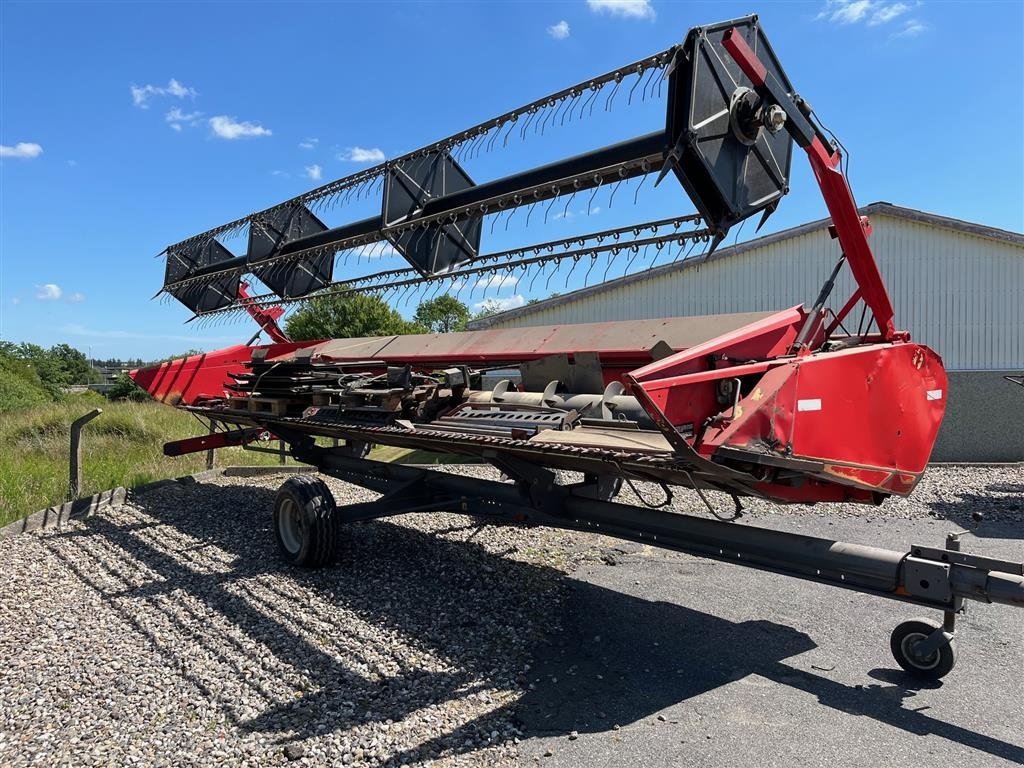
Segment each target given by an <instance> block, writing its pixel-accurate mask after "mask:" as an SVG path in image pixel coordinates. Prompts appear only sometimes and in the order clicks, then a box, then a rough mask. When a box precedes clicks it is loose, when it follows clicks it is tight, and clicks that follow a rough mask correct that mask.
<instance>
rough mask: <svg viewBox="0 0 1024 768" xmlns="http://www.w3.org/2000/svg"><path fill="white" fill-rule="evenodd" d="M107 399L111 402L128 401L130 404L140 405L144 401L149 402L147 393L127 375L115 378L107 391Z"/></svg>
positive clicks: (123, 374)
mask: <svg viewBox="0 0 1024 768" xmlns="http://www.w3.org/2000/svg"><path fill="white" fill-rule="evenodd" d="M107 397H108V398H109V399H111V400H118V401H128V402H132V403H141V402H143V401H145V400H149V399H150V396H149V393H148V392H147V391H146V390H144V389H143V388H142V387H140V386H139V385H138V384H136V383H135V382H134V381H133V380H132V378H131V377H130V376H128V374H125V373H122V374H121V375H120V376H118V377H117V380H116V381H115V382H114V386H112V387H111V388H110V389H109V390H107Z"/></svg>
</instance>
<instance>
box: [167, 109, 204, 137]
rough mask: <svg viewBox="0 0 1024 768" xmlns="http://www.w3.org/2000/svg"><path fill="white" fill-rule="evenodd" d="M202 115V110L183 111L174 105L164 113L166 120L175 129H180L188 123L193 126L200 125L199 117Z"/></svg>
mask: <svg viewBox="0 0 1024 768" xmlns="http://www.w3.org/2000/svg"><path fill="white" fill-rule="evenodd" d="M202 116H203V113H202V112H182V111H181V110H180V109H179V108H178V107H173V108H172V109H171V110H170V111H169V112H168V113H167V114H166V115H164V120H166V121H167V124H168V125H169V126H170V127H171V128H172V129H173V130H175V131H180V130H181V128H182V126H183V125H185V124H186V123H187V124H188V125H192V126H195V125H199V118H201V117H202Z"/></svg>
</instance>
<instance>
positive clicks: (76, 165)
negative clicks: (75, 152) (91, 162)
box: [67, 160, 78, 168]
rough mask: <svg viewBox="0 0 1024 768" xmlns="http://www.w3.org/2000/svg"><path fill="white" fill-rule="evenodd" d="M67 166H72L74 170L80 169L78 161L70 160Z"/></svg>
mask: <svg viewBox="0 0 1024 768" xmlns="http://www.w3.org/2000/svg"><path fill="white" fill-rule="evenodd" d="M67 164H68V165H70V166H71V167H72V168H77V167H78V161H77V160H68V161H67Z"/></svg>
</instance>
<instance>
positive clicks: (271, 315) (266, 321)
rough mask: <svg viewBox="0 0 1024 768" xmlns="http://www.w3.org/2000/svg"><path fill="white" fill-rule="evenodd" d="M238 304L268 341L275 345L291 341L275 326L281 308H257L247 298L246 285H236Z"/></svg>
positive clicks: (279, 317)
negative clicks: (261, 330)
mask: <svg viewBox="0 0 1024 768" xmlns="http://www.w3.org/2000/svg"><path fill="white" fill-rule="evenodd" d="M238 302H239V304H241V305H242V306H243V307H245V311H246V312H248V313H249V314H250V315H252V319H253V320H255V321H256V322H257V323H258V324H259V326H260V328H262V329H263V330H264V331H266V334H267V336H269V337H270V340H271V341H273V342H275V343H277V344H283V343H285V342H288V341H291V339H289V338H288V335H287V334H286V333H285V332H284V331H282V330H281V327H280V326H279V325H278V324H277V321H278V320H280V319H281V315H283V314H284V309H283V308H282V307H270V308H268V309H264V308H263V307H261V306H258V305H257V304H256V303H255V302H254V301H252V300H251V299H250V298H249V286H248V285H247V284H246V283H239V284H238Z"/></svg>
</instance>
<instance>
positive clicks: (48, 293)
mask: <svg viewBox="0 0 1024 768" xmlns="http://www.w3.org/2000/svg"><path fill="white" fill-rule="evenodd" d="M62 295H64V291H62V290H61V287H60V286H59V285H57V284H56V283H43V284H42V285H37V286H36V298H37V299H39V300H40V301H57V299H59V298H60V297H61V296H62Z"/></svg>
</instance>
